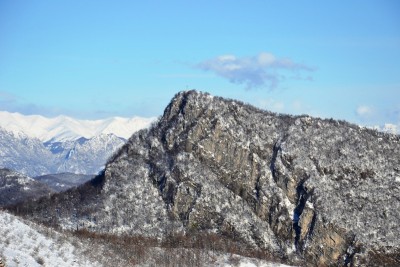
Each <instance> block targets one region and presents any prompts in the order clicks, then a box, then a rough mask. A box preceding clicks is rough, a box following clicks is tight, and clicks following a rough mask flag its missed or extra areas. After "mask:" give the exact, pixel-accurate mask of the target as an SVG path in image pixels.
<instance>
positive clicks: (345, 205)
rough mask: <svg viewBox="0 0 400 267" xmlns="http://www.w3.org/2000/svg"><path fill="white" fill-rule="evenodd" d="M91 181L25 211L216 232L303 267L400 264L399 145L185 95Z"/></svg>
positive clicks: (314, 121) (102, 223)
mask: <svg viewBox="0 0 400 267" xmlns="http://www.w3.org/2000/svg"><path fill="white" fill-rule="evenodd" d="M96 179H97V180H95V181H96V182H95V183H88V184H86V185H85V186H83V187H81V188H78V189H76V190H75V191H74V190H71V191H69V192H66V193H63V194H60V195H58V196H57V197H56V200H54V199H53V200H52V202H51V205H50V204H49V205H48V206H46V205H43V203H42V206H41V207H34V208H32V207H30V208H29V209H28V208H27V210H33V211H32V216H34V217H36V218H39V219H40V220H50V217H51V216H49V214H51V213H49V209H55V208H57V210H58V213H57V214H56V217H57V224H59V225H61V226H62V227H67V228H68V227H72V228H75V227H77V226H79V227H83V226H84V227H87V228H89V229H91V230H92V231H106V232H114V233H125V234H141V235H149V236H159V237H165V236H167V235H168V234H169V233H171V232H184V233H191V232H193V231H195V232H201V231H207V232H216V233H219V234H221V235H224V236H228V237H230V238H232V239H235V240H238V241H240V242H243V243H246V244H248V245H250V246H253V247H255V248H261V249H264V250H267V251H270V252H271V253H273V254H274V255H277V256H279V257H280V258H281V259H286V260H292V261H293V260H302V261H304V264H309V265H318V266H337V265H350V264H353V265H371V266H374V265H381V264H382V263H383V264H386V265H387V266H396V265H398V264H399V255H400V254H399V253H400V252H399V245H400V241H399V239H398V234H399V233H400V228H399V227H400V226H399V225H400V214H399V212H398V210H399V208H400V199H399V197H398V196H399V195H400V138H399V136H396V135H390V134H383V133H378V132H376V131H373V130H369V129H363V128H360V127H358V126H356V125H352V124H349V123H347V122H343V121H336V120H322V119H318V118H312V117H309V116H289V115H277V114H274V113H270V112H266V111H263V110H260V109H257V108H255V107H252V106H250V105H245V104H243V103H241V102H238V101H234V100H226V99H222V98H220V97H212V96H210V95H209V94H204V93H199V92H196V91H187V92H181V93H178V94H177V95H176V96H175V97H174V98H173V100H172V101H171V103H170V104H169V105H168V106H167V108H166V109H165V112H164V115H163V116H162V117H161V118H160V120H159V121H158V122H157V123H155V124H154V125H153V127H151V128H150V129H147V130H142V131H140V132H138V133H136V134H134V135H133V136H132V137H131V138H130V139H129V140H128V142H127V143H126V144H125V145H124V146H123V147H122V148H121V149H120V150H119V152H118V153H116V154H115V155H114V156H113V157H112V158H111V159H110V160H109V162H108V164H107V165H106V169H105V172H104V174H103V175H102V176H99V177H98V178H96ZM88 192H90V193H88ZM71 195H72V196H74V198H71ZM76 198H78V199H81V201H79V202H78V201H75V200H74V201H71V199H76ZM49 207H50V208H49ZM60 207H62V208H60ZM51 218H53V219H54V216H53V217H51ZM53 219H52V220H53Z"/></svg>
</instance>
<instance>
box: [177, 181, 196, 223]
mask: <svg viewBox="0 0 400 267" xmlns="http://www.w3.org/2000/svg"><path fill="white" fill-rule="evenodd" d="M195 192H196V194H195V195H194V196H193V200H192V202H191V203H190V206H189V208H188V210H187V211H186V212H185V213H183V214H181V221H182V223H183V225H184V226H188V224H189V216H190V213H192V210H193V208H194V206H195V205H196V201H197V199H198V198H199V197H200V195H201V185H199V184H196V186H195Z"/></svg>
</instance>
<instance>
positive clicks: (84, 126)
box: [0, 111, 155, 142]
mask: <svg viewBox="0 0 400 267" xmlns="http://www.w3.org/2000/svg"><path fill="white" fill-rule="evenodd" d="M153 121H155V118H154V117H153V118H141V117H133V118H121V117H113V118H108V119H103V120H77V119H74V118H71V117H67V116H58V117H55V118H46V117H43V116H40V115H22V114H19V113H10V112H7V111H0V127H3V128H5V129H7V130H8V131H11V132H13V133H14V134H19V133H21V132H24V133H25V134H27V135H28V136H29V137H34V138H38V139H40V140H41V141H42V142H46V141H49V140H51V139H53V141H72V140H76V139H78V138H80V137H85V138H88V139H89V138H92V137H93V136H96V135H99V134H110V133H113V134H115V135H116V136H119V137H122V138H125V139H128V138H129V137H130V136H131V135H132V134H133V133H134V132H136V131H138V130H140V129H143V128H147V127H148V126H150V124H151V123H152V122H153Z"/></svg>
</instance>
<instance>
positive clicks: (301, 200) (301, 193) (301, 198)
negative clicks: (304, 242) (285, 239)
mask: <svg viewBox="0 0 400 267" xmlns="http://www.w3.org/2000/svg"><path fill="white" fill-rule="evenodd" d="M306 180H307V179H303V180H301V181H300V183H299V184H298V185H297V188H296V191H297V206H296V208H295V209H294V211H293V229H294V231H295V238H294V245H295V247H296V250H297V251H299V250H301V246H300V235H301V226H300V225H299V220H300V217H301V214H302V213H303V210H304V207H305V205H306V202H307V199H308V196H309V194H308V193H307V189H306V188H305V187H304V183H305V181H306Z"/></svg>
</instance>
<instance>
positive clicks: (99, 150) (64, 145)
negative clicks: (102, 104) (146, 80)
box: [0, 111, 155, 177]
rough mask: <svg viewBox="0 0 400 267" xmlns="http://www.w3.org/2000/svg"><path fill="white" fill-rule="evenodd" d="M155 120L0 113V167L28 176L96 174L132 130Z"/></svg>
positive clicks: (144, 126) (134, 130)
mask: <svg viewBox="0 0 400 267" xmlns="http://www.w3.org/2000/svg"><path fill="white" fill-rule="evenodd" d="M153 121H155V118H140V117H133V118H120V117H114V118H109V119H104V120H93V121H91V120H77V119H73V118H71V117H66V116H59V117H56V118H46V117H43V116H39V115H29V116H25V115H22V114H19V113H9V112H6V111H0V167H3V168H9V169H12V170H16V171H19V172H21V173H23V174H26V175H28V176H31V177H34V176H38V175H44V174H51V173H61V172H71V173H79V174H96V173H98V172H99V171H100V170H101V169H102V168H103V166H104V164H105V163H106V161H107V159H108V158H109V157H110V156H111V155H112V154H113V153H114V152H115V151H116V150H117V149H118V148H119V147H121V146H122V145H123V144H124V143H125V141H126V140H127V139H128V138H129V137H130V136H131V135H132V134H133V133H135V132H136V131H138V130H140V129H143V128H146V127H148V126H149V125H150V124H151V123H152V122H153Z"/></svg>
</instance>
